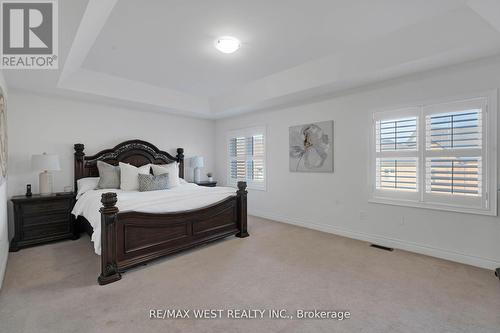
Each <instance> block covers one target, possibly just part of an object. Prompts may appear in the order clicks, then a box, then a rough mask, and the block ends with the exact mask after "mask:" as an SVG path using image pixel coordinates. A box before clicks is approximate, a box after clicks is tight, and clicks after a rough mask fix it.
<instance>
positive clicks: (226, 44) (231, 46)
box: [215, 36, 241, 53]
mask: <svg viewBox="0 0 500 333" xmlns="http://www.w3.org/2000/svg"><path fill="white" fill-rule="evenodd" d="M240 46H241V42H240V41H239V40H238V39H237V38H234V37H231V36H223V37H219V38H217V40H216V41H215V48H216V49H217V50H219V51H221V52H222V53H234V52H236V51H238V49H239V48H240Z"/></svg>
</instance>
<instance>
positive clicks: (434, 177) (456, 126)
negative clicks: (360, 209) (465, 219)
mask: <svg viewBox="0 0 500 333" xmlns="http://www.w3.org/2000/svg"><path fill="white" fill-rule="evenodd" d="M489 101H493V102H494V104H495V105H496V94H492V95H490V96H489V97H480V98H472V99H468V100H462V101H458V102H451V103H442V104H430V105H423V106H419V107H415V108H409V109H404V110H398V111H390V112H378V113H374V121H373V144H372V149H373V150H372V156H373V157H372V163H371V170H372V171H371V174H372V181H373V189H372V195H371V201H374V202H382V203H391V204H402V205H410V206H417V207H428V208H437V209H444V210H454V211H464V212H471V213H481V214H488V215H496V172H497V171H496V148H495V147H493V149H492V148H491V147H488V145H489V142H495V141H496V107H493V108H492V109H493V110H494V111H493V112H488V111H489V110H488V104H489V103H488V102H489ZM488 119H489V121H490V122H488Z"/></svg>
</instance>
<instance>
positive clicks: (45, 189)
mask: <svg viewBox="0 0 500 333" xmlns="http://www.w3.org/2000/svg"><path fill="white" fill-rule="evenodd" d="M38 181H39V183H38V184H39V189H40V195H50V194H52V175H51V174H50V173H49V172H48V171H44V172H41V173H40V175H38Z"/></svg>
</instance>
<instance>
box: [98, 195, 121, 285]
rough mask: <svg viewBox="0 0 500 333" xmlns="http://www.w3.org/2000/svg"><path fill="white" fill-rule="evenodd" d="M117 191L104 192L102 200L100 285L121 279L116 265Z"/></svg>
mask: <svg viewBox="0 0 500 333" xmlns="http://www.w3.org/2000/svg"><path fill="white" fill-rule="evenodd" d="M117 201H118V200H117V197H116V193H103V194H102V195H101V202H102V204H103V206H102V207H101V209H100V212H101V275H100V276H99V277H98V278H97V282H99V284H100V285H105V284H108V283H111V282H115V281H118V280H120V279H121V277H122V276H121V274H120V273H119V272H118V267H117V265H116V221H117V217H118V207H116V202H117Z"/></svg>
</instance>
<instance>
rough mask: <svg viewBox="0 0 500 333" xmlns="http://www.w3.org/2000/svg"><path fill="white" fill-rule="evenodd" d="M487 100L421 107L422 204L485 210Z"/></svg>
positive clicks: (479, 99)
mask: <svg viewBox="0 0 500 333" xmlns="http://www.w3.org/2000/svg"><path fill="white" fill-rule="evenodd" d="M486 107H487V99H485V98H477V99H471V100H466V101H460V102H453V103H445V104H437V105H429V106H424V107H423V114H424V117H425V123H426V127H425V151H424V158H425V193H424V200H427V201H432V202H438V203H442V204H446V205H460V206H469V207H483V208H486V207H487V206H488V202H487V198H486V197H487V192H488V191H487V186H484V185H485V183H484V181H485V179H486V173H485V171H486V168H485V166H484V161H486V149H484V148H485V146H486V140H485V136H484V132H485V129H486V128H485V118H484V113H485V112H486Z"/></svg>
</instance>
